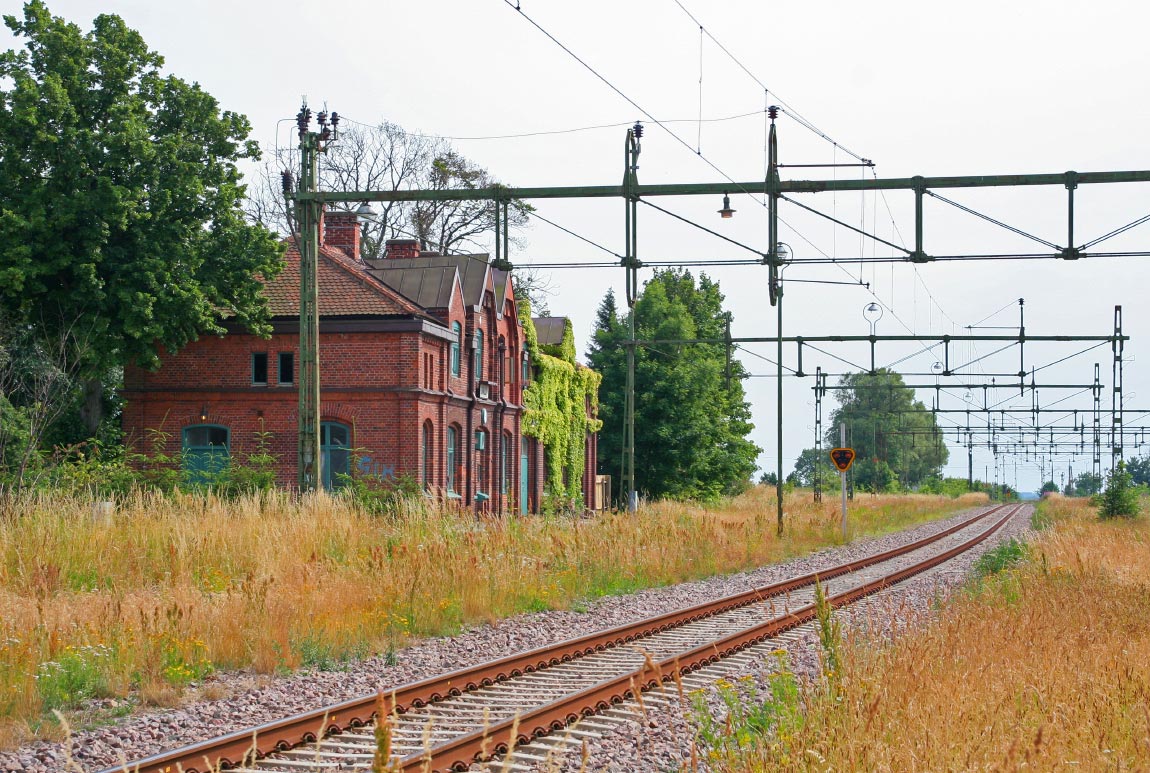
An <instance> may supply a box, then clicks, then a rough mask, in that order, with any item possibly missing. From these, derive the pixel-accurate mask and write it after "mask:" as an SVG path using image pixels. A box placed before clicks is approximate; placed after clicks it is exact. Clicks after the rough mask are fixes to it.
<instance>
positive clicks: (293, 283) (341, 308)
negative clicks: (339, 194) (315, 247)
mask: <svg viewBox="0 0 1150 773" xmlns="http://www.w3.org/2000/svg"><path fill="white" fill-rule="evenodd" d="M299 283H300V255H299V250H298V249H297V248H296V246H295V245H294V244H292V243H290V242H289V245H288V249H287V252H286V253H285V254H284V267H283V270H282V271H281V272H280V273H279V275H278V276H276V277H275V278H274V279H272V280H271V281H269V282H265V283H264V295H265V296H267V299H268V308H269V310H270V312H271V315H272V316H273V317H291V316H299ZM319 313H320V316H321V317H359V316H387V317H394V316H403V317H409V316H420V317H426V316H427V313H426V312H425V311H424V310H423V309H422V308H420V307H419V306H417V305H416V304H415V303H412V302H411V301H409V300H408V299H407V298H404V297H403V296H402V295H400V294H399V293H398V292H396V291H395V290H393V289H392V288H390V287H388V286H387V285H385V284H383V283H381V282H380V281H379V280H377V279H375V278H374V277H372V276H371V274H369V273H368V271H367V270H365V269H364V268H362V267H360V266H357V265H355V264H354V263H353V262H352V261H351V259H350V258H348V257H347V256H346V255H345V254H344V253H343V252H342V251H341V250H338V249H336V248H334V247H326V246H325V247H320V250H319Z"/></svg>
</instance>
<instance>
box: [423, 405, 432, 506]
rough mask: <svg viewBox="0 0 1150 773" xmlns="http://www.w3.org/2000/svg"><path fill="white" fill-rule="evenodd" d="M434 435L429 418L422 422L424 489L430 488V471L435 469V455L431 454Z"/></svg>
mask: <svg viewBox="0 0 1150 773" xmlns="http://www.w3.org/2000/svg"><path fill="white" fill-rule="evenodd" d="M434 437H435V434H434V428H433V427H432V425H431V419H428V420H427V421H425V422H423V487H424V488H425V489H429V488H431V473H432V471H433V470H434V469H435V457H434V456H433V455H432V454H433V452H434V450H435V448H434V441H433V438H434Z"/></svg>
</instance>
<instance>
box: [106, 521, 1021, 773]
mask: <svg viewBox="0 0 1150 773" xmlns="http://www.w3.org/2000/svg"><path fill="white" fill-rule="evenodd" d="M1005 507H1008V505H998V506H997V507H993V508H990V509H988V510H985V511H984V512H981V513H978V514H976V515H974V516H972V517H970V518H967V519H965V520H963V521H962V522H960V523H958V524H955V525H953V526H950V527H948V528H946V529H944V530H942V531H940V532H937V533H935V534H931V535H928V536H926V537H922V538H920V539H918V540H915V541H913V542H909V543H907V544H905V545H901V546H899V547H896V548H892V549H890V550H886V551H883V552H881V553H875V554H872V555H870V556H865V557H863V558H860V559H857V560H855V561H850V562H847V563H845V564H839V565H838V566H833V567H830V568H828V569H826V570H824V571H821V572H810V573H808V574H805V575H801V576H798V577H793V578H790V579H787V580H783V581H780V582H776V583H772V584H770V585H766V586H762V587H760V588H753V589H751V590H747V591H743V592H741V593H737V594H734V595H731V596H725V597H723V598H721V599H716V600H714V601H708V602H703V603H701V604H696V605H694V606H691V607H687V608H684V609H680V610H676V611H673V612H669V613H665V614H661V615H655V616H652V617H649V618H645V619H643V620H639V621H636V622H634V623H627V624H625V625H621V626H617V627H614V628H609V629H606V630H604V631H597V632H594V633H590V634H587V635H584V636H580V637H577V638H574V639H568V640H566V641H562V642H559V643H557V644H554V645H548V646H545V647H539V648H537V649H534V650H529V651H527V652H522V653H517V654H514V655H508V656H506V657H503V658H498V659H496V660H492V661H488V662H486V663H480V664H478V665H476V666H473V667H468V668H463V669H460V670H457V671H453V672H449V673H447V674H443V675H441V676H436V677H431V678H429V679H424V680H421V681H418V682H412V683H410V684H406V685H402V686H399V687H397V688H395V689H393V690H388V691H387V692H386V698H387V705H388V712H389V713H391V712H395V713H399V714H403V713H406V711H407V710H408V709H410V708H421V707H423V706H426V705H428V704H431V703H435V702H438V701H440V700H442V699H444V698H447V697H452V696H457V695H461V694H462V693H464V692H466V691H472V690H476V689H479V688H481V687H487V686H490V685H491V684H493V683H495V682H501V681H505V680H507V679H510V678H514V677H517V676H520V675H522V674H525V673H532V672H534V671H538V670H541V669H544V668H547V667H548V666H554V665H558V664H559V663H565V662H569V661H571V660H573V659H576V658H579V657H582V656H584V655H588V654H591V653H593V652H602V651H604V650H607V649H611V648H613V647H618V646H620V645H623V644H628V643H631V642H633V641H635V640H637V639H640V638H643V637H645V636H650V635H652V634H656V633H660V632H662V631H665V630H668V629H671V628H675V627H678V626H681V625H684V624H686V623H690V622H694V621H696V620H700V619H703V618H707V617H711V616H714V615H717V614H720V613H722V612H726V611H729V610H732V609H736V608H739V607H743V606H747V605H749V604H754V603H756V602H759V601H763V600H765V599H768V598H771V597H774V596H780V595H783V594H785V593H788V592H790V591H792V590H795V589H797V588H801V587H805V586H809V585H812V584H814V583H815V581H816V580H829V579H833V578H835V577H839V576H841V575H844V574H849V573H851V572H855V571H858V570H859V569H864V568H867V567H869V566H872V565H874V564H878V563H882V562H884V561H889V560H890V559H892V558H897V557H899V556H901V555H904V554H906V553H909V552H911V551H914V550H917V549H919V548H921V547H924V546H926V545H929V544H931V543H933V542H937V541H939V540H941V539H944V538H945V537H948V536H950V535H951V534H953V533H955V532H957V531H960V530H961V529H964V528H966V527H968V526H970V525H971V524H974V523H976V522H978V521H980V520H982V519H984V518H987V517H989V516H991V515H992V514H994V513H996V512H999V511H1000V510H1002V509H1003V508H1005ZM378 706H379V695H378V694H377V693H373V694H371V695H365V696H362V697H359V698H352V699H349V700H347V701H343V702H341V703H337V704H334V705H331V706H328V707H325V708H322V709H316V710H313V711H308V712H303V713H300V714H296V715H293V716H291V717H287V718H285V719H280V720H275V721H273V722H267V723H264V724H262V725H258V726H255V727H251V728H247V729H245V730H240V731H236V732H234V733H229V734H227V735H224V736H220V737H218V738H214V739H210V740H207V741H203V742H200V743H196V744H192V745H189V746H185V747H181V748H179V749H175V750H172V751H170V752H164V753H161V754H157V755H153V756H150V757H146V758H144V759H141V760H137V761H135V762H132V763H130V764H129V765H127V766H126V767H125V766H123V765H119V766H116V767H112V768H106V769H105V770H103V771H100V773H125V771H131V773H176V771H183V773H208V772H209V771H216V770H217V769H219V768H221V767H223V768H224V769H226V768H227V767H230V766H237V765H240V764H242V763H243V761H244V760H245V759H246V760H250V759H252V757H253V753H254V756H255V758H257V759H259V758H262V757H265V756H267V755H268V754H271V753H273V752H276V751H285V750H287V749H290V748H293V747H295V746H298V745H300V744H304V743H314V742H315V741H318V740H320V739H322V738H324V737H326V736H329V735H335V734H338V733H340V732H342V731H344V730H348V729H354V728H360V727H363V726H365V725H367V724H369V723H370V722H372V721H374V720H375V718H376V713H377V709H378Z"/></svg>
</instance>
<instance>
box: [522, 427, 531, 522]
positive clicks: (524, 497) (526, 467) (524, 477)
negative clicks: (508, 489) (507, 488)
mask: <svg viewBox="0 0 1150 773" xmlns="http://www.w3.org/2000/svg"><path fill="white" fill-rule="evenodd" d="M521 442H522V444H523V445H522V448H523V452H522V453H521V454H520V455H519V514H520V515H527V492H528V491H529V488H528V485H527V483H528V482H527V473H528V471H529V470H530V469H531V467H530V465H529V464H528V459H527V439H526V438H524V439H523V440H522V441H521Z"/></svg>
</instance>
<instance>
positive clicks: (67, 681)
mask: <svg viewBox="0 0 1150 773" xmlns="http://www.w3.org/2000/svg"><path fill="white" fill-rule="evenodd" d="M111 662H112V651H111V650H110V649H109V648H107V647H105V646H103V645H96V646H84V647H79V648H77V649H71V648H68V649H65V650H64V652H62V653H61V654H60V655H59V656H58V657H57V658H56V659H55V660H48V661H45V662H43V663H41V664H40V665H39V667H38V668H37V669H36V677H35V680H36V693H37V694H38V695H39V697H40V703H41V705H42V706H43V709H44V710H45V711H53V710H55V709H70V708H74V707H76V706H79V705H80V704H81V703H83V702H84V701H86V700H89V699H91V698H99V697H103V696H105V695H107V693H108V684H109V680H108V670H109V666H110V665H111Z"/></svg>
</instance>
